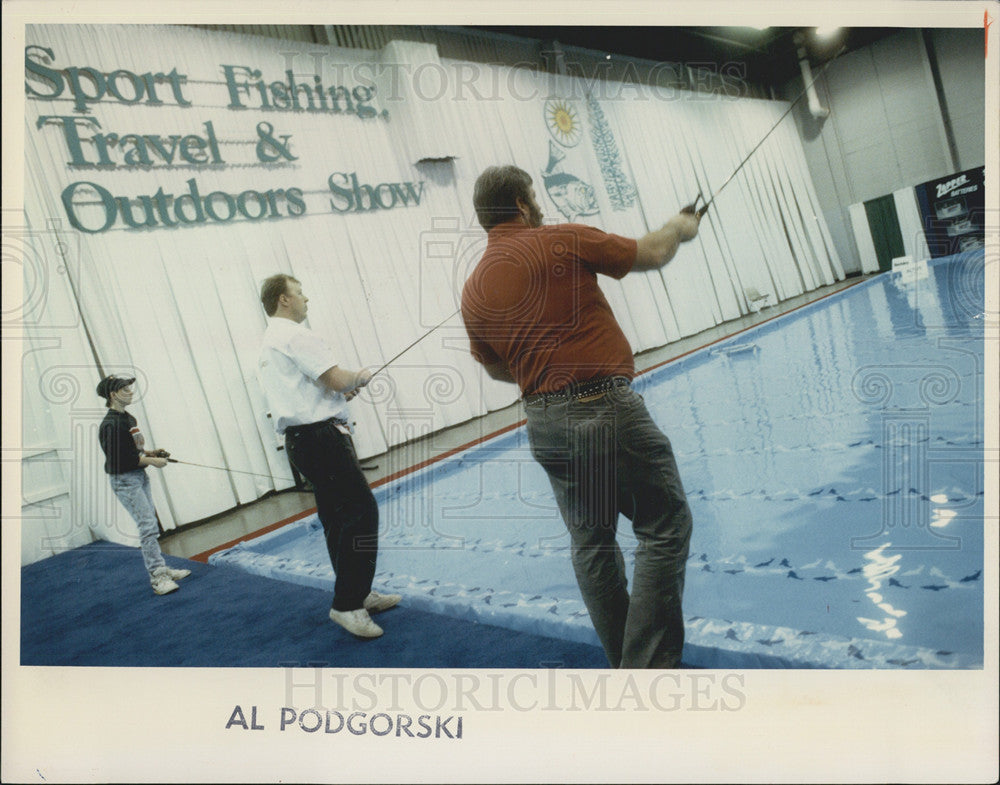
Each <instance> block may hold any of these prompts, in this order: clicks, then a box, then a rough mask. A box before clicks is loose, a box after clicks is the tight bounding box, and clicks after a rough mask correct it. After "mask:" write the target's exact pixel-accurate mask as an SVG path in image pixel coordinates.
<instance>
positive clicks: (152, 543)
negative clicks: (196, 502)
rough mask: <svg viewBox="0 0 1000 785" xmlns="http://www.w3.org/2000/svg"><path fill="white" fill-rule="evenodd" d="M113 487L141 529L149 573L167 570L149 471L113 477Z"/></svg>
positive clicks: (142, 546)
mask: <svg viewBox="0 0 1000 785" xmlns="http://www.w3.org/2000/svg"><path fill="white" fill-rule="evenodd" d="M108 477H109V478H110V479H111V488H112V489H113V490H114V492H115V496H117V497H118V501H120V502H121V503H122V505H123V506H124V507H125V509H126V510H128V512H129V515H131V516H132V517H133V518H134V519H135V523H136V526H138V527H139V546H140V548H141V549H142V560H143V561H144V562H145V564H146V571H147V572H149V574H150V576H152V574H153V572H154V571H155V570H157V569H159V568H160V567H165V566H166V562H165V561H164V560H163V554H162V553H161V552H160V543H159V542H157V537H159V536H160V524H159V522H158V521H157V519H156V509H155V508H154V507H153V494H152V491H151V490H150V487H149V477H147V476H146V470H145V469H136V470H135V471H132V472H125V473H124V474H110V475H108Z"/></svg>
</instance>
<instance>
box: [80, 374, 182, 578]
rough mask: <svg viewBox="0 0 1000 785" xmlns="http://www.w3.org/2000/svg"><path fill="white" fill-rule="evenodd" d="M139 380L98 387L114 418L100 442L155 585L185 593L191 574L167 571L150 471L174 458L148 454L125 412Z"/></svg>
mask: <svg viewBox="0 0 1000 785" xmlns="http://www.w3.org/2000/svg"><path fill="white" fill-rule="evenodd" d="M134 382H135V379H134V378H130V377H125V376H107V377H105V378H103V379H101V381H100V382H99V383H98V385H97V394H98V395H100V396H101V397H102V398H104V400H105V402H106V403H107V407H108V413H107V414H106V415H105V417H104V420H103V421H102V422H101V427H100V430H99V431H98V438H99V439H100V442H101V449H102V450H104V455H105V457H106V460H105V462H104V471H106V472H107V473H108V478H109V479H110V481H111V487H112V489H113V490H114V492H115V495H116V496H117V497H118V500H119V501H120V502H121V503H122V505H123V506H124V507H125V509H126V510H128V512H129V514H130V515H131V516H132V517H133V518H134V519H135V522H136V525H137V526H138V527H139V542H140V546H141V549H142V558H143V561H144V562H145V564H146V570H147V571H148V572H149V581H150V584H151V585H152V587H153V591H154V592H155V593H156V594H169V593H170V592H172V591H177V589H178V588H179V587H178V585H177V583H176V581H179V580H180V579H181V578H186V577H187V576H188V575H190V574H191V570H175V569H172V568H170V567H168V566H167V564H166V562H165V561H164V560H163V554H162V553H161V552H160V544H159V542H157V537H158V536H159V534H160V526H159V523H158V521H157V518H156V509H155V508H154V507H153V496H152V493H151V491H150V487H149V477H147V476H146V467H147V466H155V467H156V468H157V469H162V468H163V467H164V466H166V465H167V458H168V457H169V456H170V453H168V452H167V451H166V450H146V449H145V439H144V437H143V435H142V431H140V430H139V426H138V423H137V422H136V419H135V417H133V416H132V415H131V414H129V413H128V412H126V411H125V407H126V406H128V405H129V404H130V403H132V396H133V394H134V391H133V389H132V384H133V383H134Z"/></svg>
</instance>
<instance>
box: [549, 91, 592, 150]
mask: <svg viewBox="0 0 1000 785" xmlns="http://www.w3.org/2000/svg"><path fill="white" fill-rule="evenodd" d="M545 123H546V125H547V126H548V128H549V133H550V134H552V137H553V138H554V139H555V140H556V141H557V142H559V144H561V145H563V146H565V147H573V146H575V145H576V144H578V143H579V142H580V138H581V137H582V136H583V129H582V128H581V126H580V119H579V115H577V113H576V109H574V108H573V105H572V104H570V103H569V101H565V100H563V99H561V98H550V99H549V100H547V101H546V102H545Z"/></svg>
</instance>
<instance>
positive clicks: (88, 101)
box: [24, 44, 424, 234]
mask: <svg viewBox="0 0 1000 785" xmlns="http://www.w3.org/2000/svg"><path fill="white" fill-rule="evenodd" d="M59 59H60V58H59V53H58V52H57V51H55V50H54V49H53V48H51V47H49V46H43V45H39V44H31V45H28V46H26V47H25V49H24V67H25V71H26V78H25V82H24V89H25V93H26V95H27V97H28V98H29V100H32V101H37V102H46V101H47V102H51V103H52V106H53V109H52V111H50V112H46V111H45V110H42V111H40V112H39V114H38V116H37V118H36V120H35V123H34V125H35V127H34V129H33V131H34V132H35V133H39V134H49V135H53V136H54V137H56V138H57V139H58V140H59V146H60V147H61V148H62V149H63V150H64V151H65V155H66V167H67V169H69V170H70V171H73V170H77V171H78V170H81V169H82V170H93V171H94V174H93V175H90V176H84V177H79V176H77V179H74V180H73V181H72V182H69V183H67V184H66V186H65V188H63V190H62V192H61V194H60V198H61V201H62V205H63V208H64V209H65V211H66V216H67V218H68V219H69V223H70V225H72V226H73V227H74V228H75V229H78V230H79V231H81V232H85V233H87V234H99V233H101V232H106V231H108V230H109V229H112V228H117V229H146V230H148V229H158V228H169V227H176V226H184V225H197V224H206V223H228V222H230V221H234V220H236V221H260V220H274V219H282V218H295V217H299V216H301V215H304V214H305V213H306V211H307V205H306V200H305V198H304V194H305V193H308V192H309V191H310V189H309V188H307V187H306V186H304V185H302V184H298V183H296V184H294V185H288V186H286V187H283V188H263V189H261V188H249V189H246V190H239V189H232V188H227V190H213V189H212V188H211V187H208V188H206V187H205V186H204V185H203V184H200V183H199V180H198V178H197V177H185V178H184V180H183V184H178V183H177V182H176V181H175V182H174V183H173V185H168V186H166V188H165V187H163V186H160V187H156V185H159V184H158V183H157V184H155V185H154V187H153V188H151V189H150V188H149V186H148V181H144V182H147V185H146V186H145V188H147V189H148V192H147V193H144V194H133V193H129V194H122V193H115V192H113V191H112V190H110V187H109V186H108V185H107V183H102V182H100V180H101V179H103V178H102V177H101V176H100V175H101V173H104V172H116V171H123V172H149V171H155V170H158V169H163V170H176V169H177V168H181V167H183V168H188V169H191V168H194V169H196V170H204V171H210V172H216V171H218V170H220V169H228V168H243V167H246V166H247V165H256V166H265V167H270V166H274V167H276V168H280V167H282V166H287V165H288V164H289V163H290V162H295V161H298V160H299V156H298V155H297V154H296V152H295V150H296V148H295V144H294V141H293V134H292V133H283V132H282V131H284V130H286V129H284V128H282V127H281V123H282V120H283V119H284V118H286V117H291V118H292V119H293V122H294V118H295V117H296V116H298V117H301V116H302V115H303V114H306V115H312V116H316V115H334V116H336V115H340V116H353V117H355V118H358V119H360V120H361V121H363V122H370V121H371V120H373V119H374V118H382V119H384V120H385V119H388V116H389V113H388V110H385V109H383V110H381V111H379V110H378V109H377V108H376V107H375V106H373V105H372V104H373V100H374V98H375V94H376V91H377V88H376V86H375V84H374V82H373V83H371V84H355V85H343V84H336V85H327V84H324V82H323V79H322V77H320V76H319V75H307V76H305V77H303V76H302V75H296V74H295V73H294V72H293V71H292V70H291V69H288V70H286V71H285V72H284V74H283V75H282V78H279V79H273V78H272V77H273V76H274V75H273V74H270V75H266V74H265V73H264V72H263V71H261V70H260V69H258V68H255V67H253V66H252V65H246V64H232V63H219V66H218V67H219V71H220V73H221V76H222V79H221V81H219V82H217V83H213V82H209V81H207V80H205V79H198V78H195V79H193V80H189V78H188V76H187V75H186V74H183V73H179V72H178V70H177V68H176V67H174V68H172V69H171V70H169V71H167V70H166V68H151V69H149V70H147V71H144V72H143V73H136V71H134V70H129V69H125V68H117V69H108V70H104V69H99V68H95V67H92V66H89V65H74V64H63V63H61V62H59ZM139 70H142V69H141V68H140V69H139ZM193 83H194V84H201V85H204V84H213V85H214V86H215V87H217V92H218V99H219V103H218V104H214V106H221V110H220V109H212V110H210V111H215V112H219V111H227V112H243V113H246V112H247V111H248V110H250V111H251V112H266V113H268V116H269V117H273V118H274V121H273V122H271V121H270V120H259V121H257V122H254V120H253V119H251V120H250V121H249V122H248V124H247V125H248V130H249V131H250V132H251V134H252V135H251V136H250V137H249V138H250V148H251V150H252V157H249V156H247V155H245V154H243V157H242V158H240V159H234V158H232V156H233V155H234V154H233V153H232V152H231V151H232V150H233V149H234V148H233V146H232V145H230V147H229V148H228V150H227V148H226V147H225V145H224V144H220V139H219V137H218V134H217V132H216V124H215V121H216V120H218V119H219V116H216V117H213V118H210V119H205V118H204V117H198V118H192V121H191V122H190V123H186V125H187V128H186V129H185V130H186V132H183V133H149V132H137V131H136V130H135V129H132V128H127V127H126V128H123V127H114V126H112V125H111V124H110V121H108V120H107V119H105V118H104V117H103V116H101V117H98V116H96V115H95V109H99V108H101V109H103V108H106V107H107V108H108V109H109V113H110V114H111V115H112V116H113V117H115V118H118V121H119V122H120V118H121V117H122V116H123V115H122V112H121V107H123V106H124V107H132V106H137V107H141V108H142V110H143V111H145V110H147V109H149V108H153V109H154V110H156V109H162V108H166V107H169V108H172V109H174V110H176V109H178V108H185V109H186V110H187V111H205V109H204V108H202V109H200V110H199V107H198V105H197V104H196V103H195V102H193V101H192V100H191V96H190V95H189V88H191V86H192V84H193ZM67 102H68V103H69V104H70V105H71V106H72V109H71V110H68V109H67V108H64V107H66V105H67ZM111 107H114V109H113V110H111ZM190 107H194V108H193V109H192V108H190ZM258 116H259V115H258ZM293 127H294V126H293ZM244 147H246V145H244ZM236 149H237V151H238V153H240V154H241V153H242V149H241V148H236ZM247 158H249V160H247ZM324 180H325V185H326V187H327V188H328V189H329V196H330V198H329V200H328V205H329V210H330V212H331V213H335V214H344V213H352V212H368V211H374V210H388V209H393V208H396V207H408V206H410V205H413V206H418V205H419V204H420V201H421V198H422V196H423V188H424V182H423V181H419V182H377V181H376V182H364V181H363V178H362V176H359V174H358V173H357V172H356V171H350V170H348V171H337V172H332V173H329V174H327V175H325V176H323V177H322V179H321V180H320V181H319V182H320V183H323V181H324ZM116 182H118V183H119V184H120V183H121V179H120V178H118V179H117V180H116ZM313 187H315V186H313ZM236 191H238V192H236Z"/></svg>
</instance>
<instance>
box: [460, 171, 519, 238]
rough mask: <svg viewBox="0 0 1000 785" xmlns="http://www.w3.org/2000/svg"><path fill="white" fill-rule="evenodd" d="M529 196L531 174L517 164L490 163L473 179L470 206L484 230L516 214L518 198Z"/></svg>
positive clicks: (514, 216)
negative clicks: (501, 164) (473, 185)
mask: <svg viewBox="0 0 1000 785" xmlns="http://www.w3.org/2000/svg"><path fill="white" fill-rule="evenodd" d="M518 199H523V200H524V201H525V202H527V201H528V200H530V199H531V175H529V174H528V173H527V172H526V171H524V170H523V169H518V168H517V167H516V166H491V167H490V168H489V169H487V170H485V171H484V172H483V173H482V174H481V175H479V177H478V178H477V179H476V187H475V189H474V190H473V192H472V205H473V207H475V208H476V217H477V218H478V219H479V225H480V226H482V227H483V229H485V230H486V231H487V232H488V231H489V230H490V229H492V228H493V227H494V226H497V225H498V224H502V223H503V222H504V221H509V220H510V219H511V218H516V217H517V215H518V210H517V200H518Z"/></svg>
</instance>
